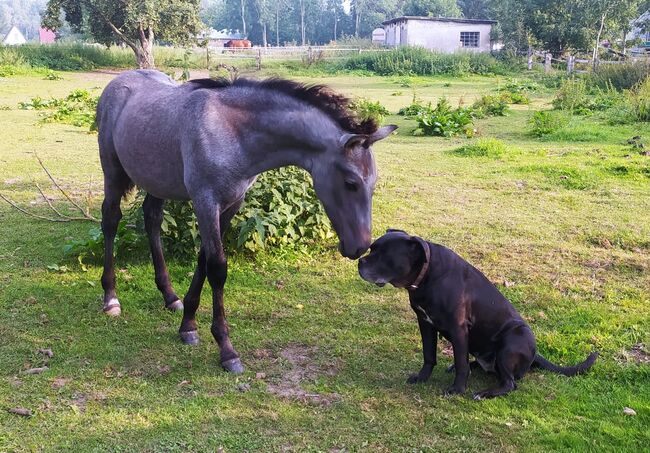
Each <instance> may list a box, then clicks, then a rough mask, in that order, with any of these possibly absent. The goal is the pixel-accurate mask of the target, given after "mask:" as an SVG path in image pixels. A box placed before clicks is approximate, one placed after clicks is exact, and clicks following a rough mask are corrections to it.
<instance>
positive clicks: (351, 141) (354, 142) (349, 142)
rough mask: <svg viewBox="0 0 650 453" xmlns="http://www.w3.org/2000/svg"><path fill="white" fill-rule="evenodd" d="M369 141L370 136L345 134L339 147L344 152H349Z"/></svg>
mask: <svg viewBox="0 0 650 453" xmlns="http://www.w3.org/2000/svg"><path fill="white" fill-rule="evenodd" d="M367 140H368V136H367V135H364V134H343V135H342V136H341V139H340V140H339V145H340V146H341V148H342V149H343V150H348V149H350V148H354V147H356V146H359V145H362V144H363V143H364V142H366V141H367Z"/></svg>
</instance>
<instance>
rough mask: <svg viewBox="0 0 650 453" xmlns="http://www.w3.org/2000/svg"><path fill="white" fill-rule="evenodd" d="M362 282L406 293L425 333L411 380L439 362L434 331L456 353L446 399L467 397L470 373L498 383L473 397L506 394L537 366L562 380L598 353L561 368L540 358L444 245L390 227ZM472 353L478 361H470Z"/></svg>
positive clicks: (474, 272) (511, 311) (472, 271)
mask: <svg viewBox="0 0 650 453" xmlns="http://www.w3.org/2000/svg"><path fill="white" fill-rule="evenodd" d="M359 274H360V275H361V277H362V278H363V279H364V280H366V281H368V282H370V283H375V284H377V285H379V286H383V285H385V284H386V283H390V284H392V285H393V286H395V287H397V288H406V289H407V290H408V292H409V299H410V302H411V308H413V311H415V313H416V315H417V318H418V325H419V326H420V334H421V335H422V351H423V354H424V365H423V366H422V369H421V370H420V372H419V373H417V374H414V375H412V376H410V377H409V378H408V382H409V383H416V382H425V381H427V380H428V379H429V377H430V376H431V371H432V369H433V367H434V366H435V364H436V341H437V338H436V337H437V334H438V333H440V335H442V336H443V337H445V338H446V339H447V340H449V341H450V342H451V344H452V346H453V348H454V365H453V366H452V367H450V370H452V369H455V372H456V377H455V379H454V383H453V385H452V386H451V387H449V389H447V392H446V394H448V395H451V394H456V393H464V392H465V389H466V386H467V378H468V377H469V373H470V368H475V367H477V366H480V367H482V368H483V369H484V370H485V371H488V372H494V373H496V374H497V376H498V378H499V385H498V386H497V387H494V388H490V389H487V390H483V391H481V392H477V393H475V394H474V399H483V398H493V397H495V396H500V395H505V394H506V393H508V392H511V391H512V390H514V389H515V388H516V387H517V386H516V384H515V381H516V380H518V379H521V378H522V377H524V375H525V374H526V372H527V371H528V370H529V369H530V367H531V366H533V365H536V366H540V367H542V368H545V369H547V370H550V371H554V372H556V373H561V374H564V375H566V376H573V375H575V374H578V373H583V372H585V371H587V370H588V369H589V368H591V366H592V365H593V363H594V361H595V360H596V357H597V356H598V354H597V353H595V352H594V353H592V354H591V355H590V356H589V357H588V358H587V360H585V361H584V362H582V363H580V364H578V365H576V366H572V367H561V366H557V365H554V364H552V363H551V362H549V361H548V360H546V359H545V358H544V357H542V356H541V355H539V354H537V352H536V346H535V337H534V336H533V332H532V331H531V330H530V327H529V326H528V324H526V322H525V321H524V320H523V319H522V318H521V316H520V315H519V313H517V310H515V308H514V307H513V306H512V304H510V302H509V301H508V300H507V299H506V298H505V297H504V296H503V295H502V294H501V293H500V292H499V290H498V289H497V288H496V287H495V286H494V285H493V284H492V283H491V282H490V281H489V280H488V279H487V278H486V277H485V275H483V274H482V273H481V272H480V271H479V270H478V269H476V268H474V267H473V266H472V265H470V264H469V263H468V262H466V261H465V260H463V259H462V258H461V257H460V256H458V255H457V254H455V253H454V252H452V251H451V250H449V249H448V248H446V247H443V246H442V245H438V244H432V243H430V242H426V241H424V240H423V239H421V238H419V237H416V236H410V235H408V234H407V233H405V232H404V231H400V230H388V232H387V233H386V234H385V235H384V236H382V237H380V238H379V239H377V240H376V241H375V242H374V243H373V244H372V245H371V246H370V254H369V255H367V256H366V257H364V258H361V260H360V261H359ZM469 354H472V355H473V356H474V357H475V359H476V360H475V361H474V362H472V363H471V364H470V363H469Z"/></svg>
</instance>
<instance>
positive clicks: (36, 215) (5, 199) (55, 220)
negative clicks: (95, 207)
mask: <svg viewBox="0 0 650 453" xmlns="http://www.w3.org/2000/svg"><path fill="white" fill-rule="evenodd" d="M0 198H2V199H3V200H4V201H6V202H7V203H9V204H10V205H11V206H13V207H14V208H15V209H17V210H19V211H20V212H22V213H23V214H26V215H28V216H30V217H34V218H35V219H41V220H47V221H49V222H70V221H71V220H73V219H71V218H60V219H52V218H50V217H45V216H42V215H38V214H34V213H33V212H29V211H27V210H25V209H23V208H21V207H20V206H18V205H17V204H16V203H14V202H13V201H11V200H10V199H9V198H7V197H5V196H4V195H2V194H1V193H0ZM83 220H88V219H83Z"/></svg>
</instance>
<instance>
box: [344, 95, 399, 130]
mask: <svg viewBox="0 0 650 453" xmlns="http://www.w3.org/2000/svg"><path fill="white" fill-rule="evenodd" d="M350 108H351V109H352V110H353V111H354V112H355V113H356V114H357V116H358V117H359V118H361V119H363V120H374V121H376V122H377V124H381V123H382V121H384V118H385V117H386V116H388V115H390V112H389V111H388V109H387V108H386V107H384V106H383V105H381V103H380V102H379V101H371V100H369V99H366V98H363V97H359V98H356V99H355V100H354V101H353V102H352V103H351V104H350Z"/></svg>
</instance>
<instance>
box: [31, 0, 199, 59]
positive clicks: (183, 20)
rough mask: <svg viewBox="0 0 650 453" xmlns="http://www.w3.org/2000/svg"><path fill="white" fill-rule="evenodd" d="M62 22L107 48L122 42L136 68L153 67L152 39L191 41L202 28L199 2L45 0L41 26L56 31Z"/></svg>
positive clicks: (170, 0) (175, 0)
mask: <svg viewBox="0 0 650 453" xmlns="http://www.w3.org/2000/svg"><path fill="white" fill-rule="evenodd" d="M61 11H63V13H64V15H65V21H66V22H68V23H69V24H70V25H71V26H72V27H73V29H75V30H79V31H85V32H87V33H89V34H90V35H91V36H92V37H93V38H94V39H95V40H96V41H97V42H99V43H101V44H105V45H107V46H110V45H111V44H114V43H116V42H118V43H124V44H126V45H127V46H129V47H130V48H131V49H132V50H133V52H134V53H135V57H136V61H137V64H138V66H139V67H140V68H153V67H154V56H153V44H154V39H156V38H157V39H160V40H163V41H168V42H172V43H176V44H187V43H190V42H194V41H195V40H196V36H197V34H198V33H199V31H200V29H201V27H202V25H201V21H200V20H199V0H160V1H153V0H120V1H114V0H49V1H48V3H47V9H46V11H45V15H44V17H43V26H45V27H47V28H50V29H52V30H56V29H58V28H60V27H61V26H62V25H63V21H62V20H61Z"/></svg>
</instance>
